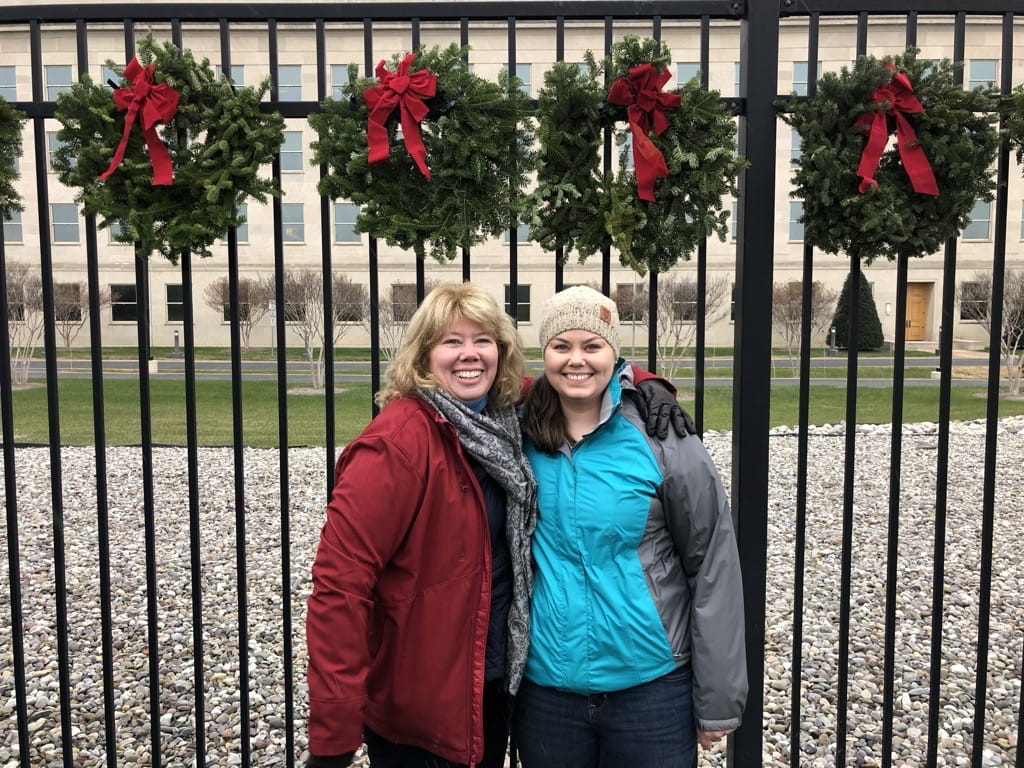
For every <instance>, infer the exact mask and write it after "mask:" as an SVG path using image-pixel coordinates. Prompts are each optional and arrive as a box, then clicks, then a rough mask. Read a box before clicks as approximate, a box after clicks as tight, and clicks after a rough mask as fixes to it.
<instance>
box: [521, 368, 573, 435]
mask: <svg viewBox="0 0 1024 768" xmlns="http://www.w3.org/2000/svg"><path fill="white" fill-rule="evenodd" d="M522 427H523V436H524V437H527V438H529V440H530V442H531V443H533V444H534V446H535V447H536V448H537V449H539V450H541V451H544V453H557V452H558V449H559V448H561V447H562V444H563V443H564V442H565V440H566V438H567V436H568V430H567V429H566V426H565V415H564V414H563V413H562V403H561V401H560V400H559V399H558V393H557V392H555V388H554V387H552V386H551V384H550V383H549V382H548V380H547V379H546V378H544V377H543V376H538V377H537V379H536V380H535V381H534V382H533V386H531V387H530V391H529V393H528V394H527V395H526V400H525V401H524V402H523V418H522Z"/></svg>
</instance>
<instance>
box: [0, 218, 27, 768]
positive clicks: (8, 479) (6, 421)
mask: <svg viewBox="0 0 1024 768" xmlns="http://www.w3.org/2000/svg"><path fill="white" fill-rule="evenodd" d="M5 239H6V238H5V235H4V229H3V221H2V220H0V426H2V430H3V456H4V507H5V509H6V512H7V530H6V533H7V536H6V539H7V542H6V544H7V573H8V576H9V578H10V584H9V587H8V589H9V598H10V611H11V662H12V665H13V667H14V669H13V673H14V712H15V717H16V719H17V733H18V758H19V759H18V763H19V765H20V766H21V768H29V766H30V765H31V762H30V761H29V734H28V694H27V690H26V685H27V680H26V677H25V669H26V665H25V620H24V613H23V611H22V596H21V536H20V533H19V526H18V480H17V473H16V471H15V470H16V464H15V462H16V459H17V457H16V454H15V452H14V439H15V435H14V398H13V395H12V390H11V387H12V385H13V381H12V377H11V336H10V332H11V331H10V324H9V321H8V318H9V317H10V306H9V305H8V302H7V296H8V294H7V291H8V290H9V289H8V285H7V254H6V248H5V247H4V241H5Z"/></svg>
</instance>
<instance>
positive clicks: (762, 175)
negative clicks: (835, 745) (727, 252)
mask: <svg viewBox="0 0 1024 768" xmlns="http://www.w3.org/2000/svg"><path fill="white" fill-rule="evenodd" d="M778 59H779V7H778V5H777V4H775V3H764V2H748V3H747V8H746V16H745V17H744V19H743V20H742V22H741V25H740V62H741V63H740V96H741V97H742V98H743V105H744V109H743V112H742V115H743V116H742V117H741V118H740V149H741V151H742V153H743V155H744V156H745V157H746V158H747V159H748V160H749V161H750V167H749V168H748V170H747V171H746V172H745V173H744V174H743V177H742V178H741V180H740V196H739V205H738V206H737V210H738V214H739V221H738V222H737V248H736V250H737V254H736V319H735V322H736V326H735V341H734V347H735V348H734V355H735V367H734V379H733V447H732V456H733V461H732V503H733V509H734V514H735V515H736V520H737V522H736V530H737V537H738V541H739V551H740V561H741V563H742V567H743V600H744V605H745V610H746V617H747V618H746V627H745V630H746V646H747V676H748V680H749V682H750V694H749V696H748V697H747V707H746V714H745V715H744V717H743V725H742V727H741V728H740V729H739V730H738V731H737V732H736V734H735V736H734V737H733V739H732V742H731V744H730V748H729V765H731V766H751V765H760V764H761V748H762V747H761V738H762V735H761V720H762V713H763V709H764V703H763V696H762V692H763V689H764V623H765V604H764V602H765V577H766V572H767V556H768V404H769V398H770V395H771V340H772V339H771V327H772V323H771V320H772V314H771V298H772V297H771V291H772V270H773V251H774V249H773V241H774V229H775V220H774V210H775V199H774V195H775V132H776V115H775V106H774V103H773V102H774V100H775V97H776V95H777V91H778V83H777V80H776V77H777V75H776V73H777V72H778Z"/></svg>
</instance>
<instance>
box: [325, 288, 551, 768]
mask: <svg viewBox="0 0 1024 768" xmlns="http://www.w3.org/2000/svg"><path fill="white" fill-rule="evenodd" d="M524 370H525V366H524V361H523V352H522V347H521V345H520V341H519V335H518V333H517V332H516V329H515V327H514V326H513V325H512V321H511V319H510V318H509V317H508V315H507V314H505V312H504V311H503V310H502V308H501V307H500V306H499V305H498V303H497V302H496V301H495V300H494V298H493V297H492V296H491V295H490V294H489V293H488V292H487V291H486V290H484V289H483V288H481V287H480V286H478V285H474V284H472V283H462V284H450V285H441V286H439V287H437V288H435V289H434V290H433V291H431V292H430V293H429V294H428V295H427V297H426V298H425V299H424V301H423V303H422V305H421V306H420V307H419V309H417V310H416V312H415V313H414V314H413V316H412V319H411V320H410V322H409V327H408V330H407V332H406V335H405V337H404V339H403V341H402V344H401V348H400V349H399V351H398V354H397V355H396V357H395V359H394V360H393V361H392V364H391V366H390V367H389V369H388V372H387V383H386V386H385V388H384V389H383V390H382V391H381V392H380V394H379V398H378V400H379V402H380V403H381V404H382V405H383V406H384V407H383V409H382V410H381V412H380V414H379V415H378V416H377V417H376V418H375V419H374V420H373V421H372V422H371V423H370V424H369V426H367V427H366V429H365V430H363V432H362V434H360V435H359V437H357V438H356V439H355V440H354V441H353V442H352V443H351V444H350V445H348V446H347V447H346V448H345V450H344V451H343V452H342V454H341V456H340V458H339V459H338V464H337V468H336V471H335V476H336V485H335V488H334V492H333V494H332V497H331V500H330V502H329V504H328V506H327V522H326V524H325V525H324V527H323V530H322V531H321V535H320V546H319V549H318V551H317V555H316V561H315V562H314V564H313V593H312V594H311V595H310V598H309V603H308V616H307V620H306V635H307V643H308V649H309V667H308V678H309V709H310V714H309V751H310V753H311V757H310V760H309V762H308V765H309V766H310V768H320V767H321V766H323V767H324V768H334V767H335V766H347V765H349V764H350V763H351V761H352V758H353V754H354V752H355V750H356V749H357V748H358V746H359V745H360V744H362V743H363V742H364V741H365V742H366V745H367V749H368V751H369V755H370V761H371V764H372V765H374V766H375V767H378V766H384V767H386V766H403V767H405V766H410V767H411V766H435V765H436V766H448V765H471V766H486V768H499V767H500V766H501V765H503V764H504V759H505V748H506V744H507V739H508V718H507V703H506V699H507V696H508V692H509V691H511V692H512V693H514V692H515V690H516V688H517V686H518V683H519V679H520V677H521V675H522V668H523V664H524V662H525V659H526V639H527V635H528V632H529V628H528V605H529V592H530V578H531V570H530V567H529V546H530V541H529V538H530V534H531V533H532V532H533V527H534V524H535V516H536V484H535V483H534V480H533V475H532V473H531V472H530V466H529V464H528V463H527V461H526V459H525V457H524V456H523V450H522V438H521V433H520V431H519V422H518V419H517V417H516V412H515V403H516V401H517V399H518V398H519V394H520V390H521V386H522V379H523V373H524Z"/></svg>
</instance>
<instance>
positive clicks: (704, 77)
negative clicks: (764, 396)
mask: <svg viewBox="0 0 1024 768" xmlns="http://www.w3.org/2000/svg"><path fill="white" fill-rule="evenodd" d="M710 62H711V18H710V17H708V16H701V18H700V87H701V88H703V89H704V90H705V91H706V90H707V89H708V69H709V68H710ZM680 85H682V83H680ZM707 291H708V241H707V238H704V239H703V240H701V241H700V244H699V245H698V246H697V337H696V339H695V343H696V347H697V348H696V349H695V350H694V371H693V416H694V421H695V424H696V427H697V434H698V435H702V434H704V379H705V377H706V376H707V368H706V362H707V354H706V352H707V350H706V349H705V347H706V345H707V335H708V318H707Z"/></svg>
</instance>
